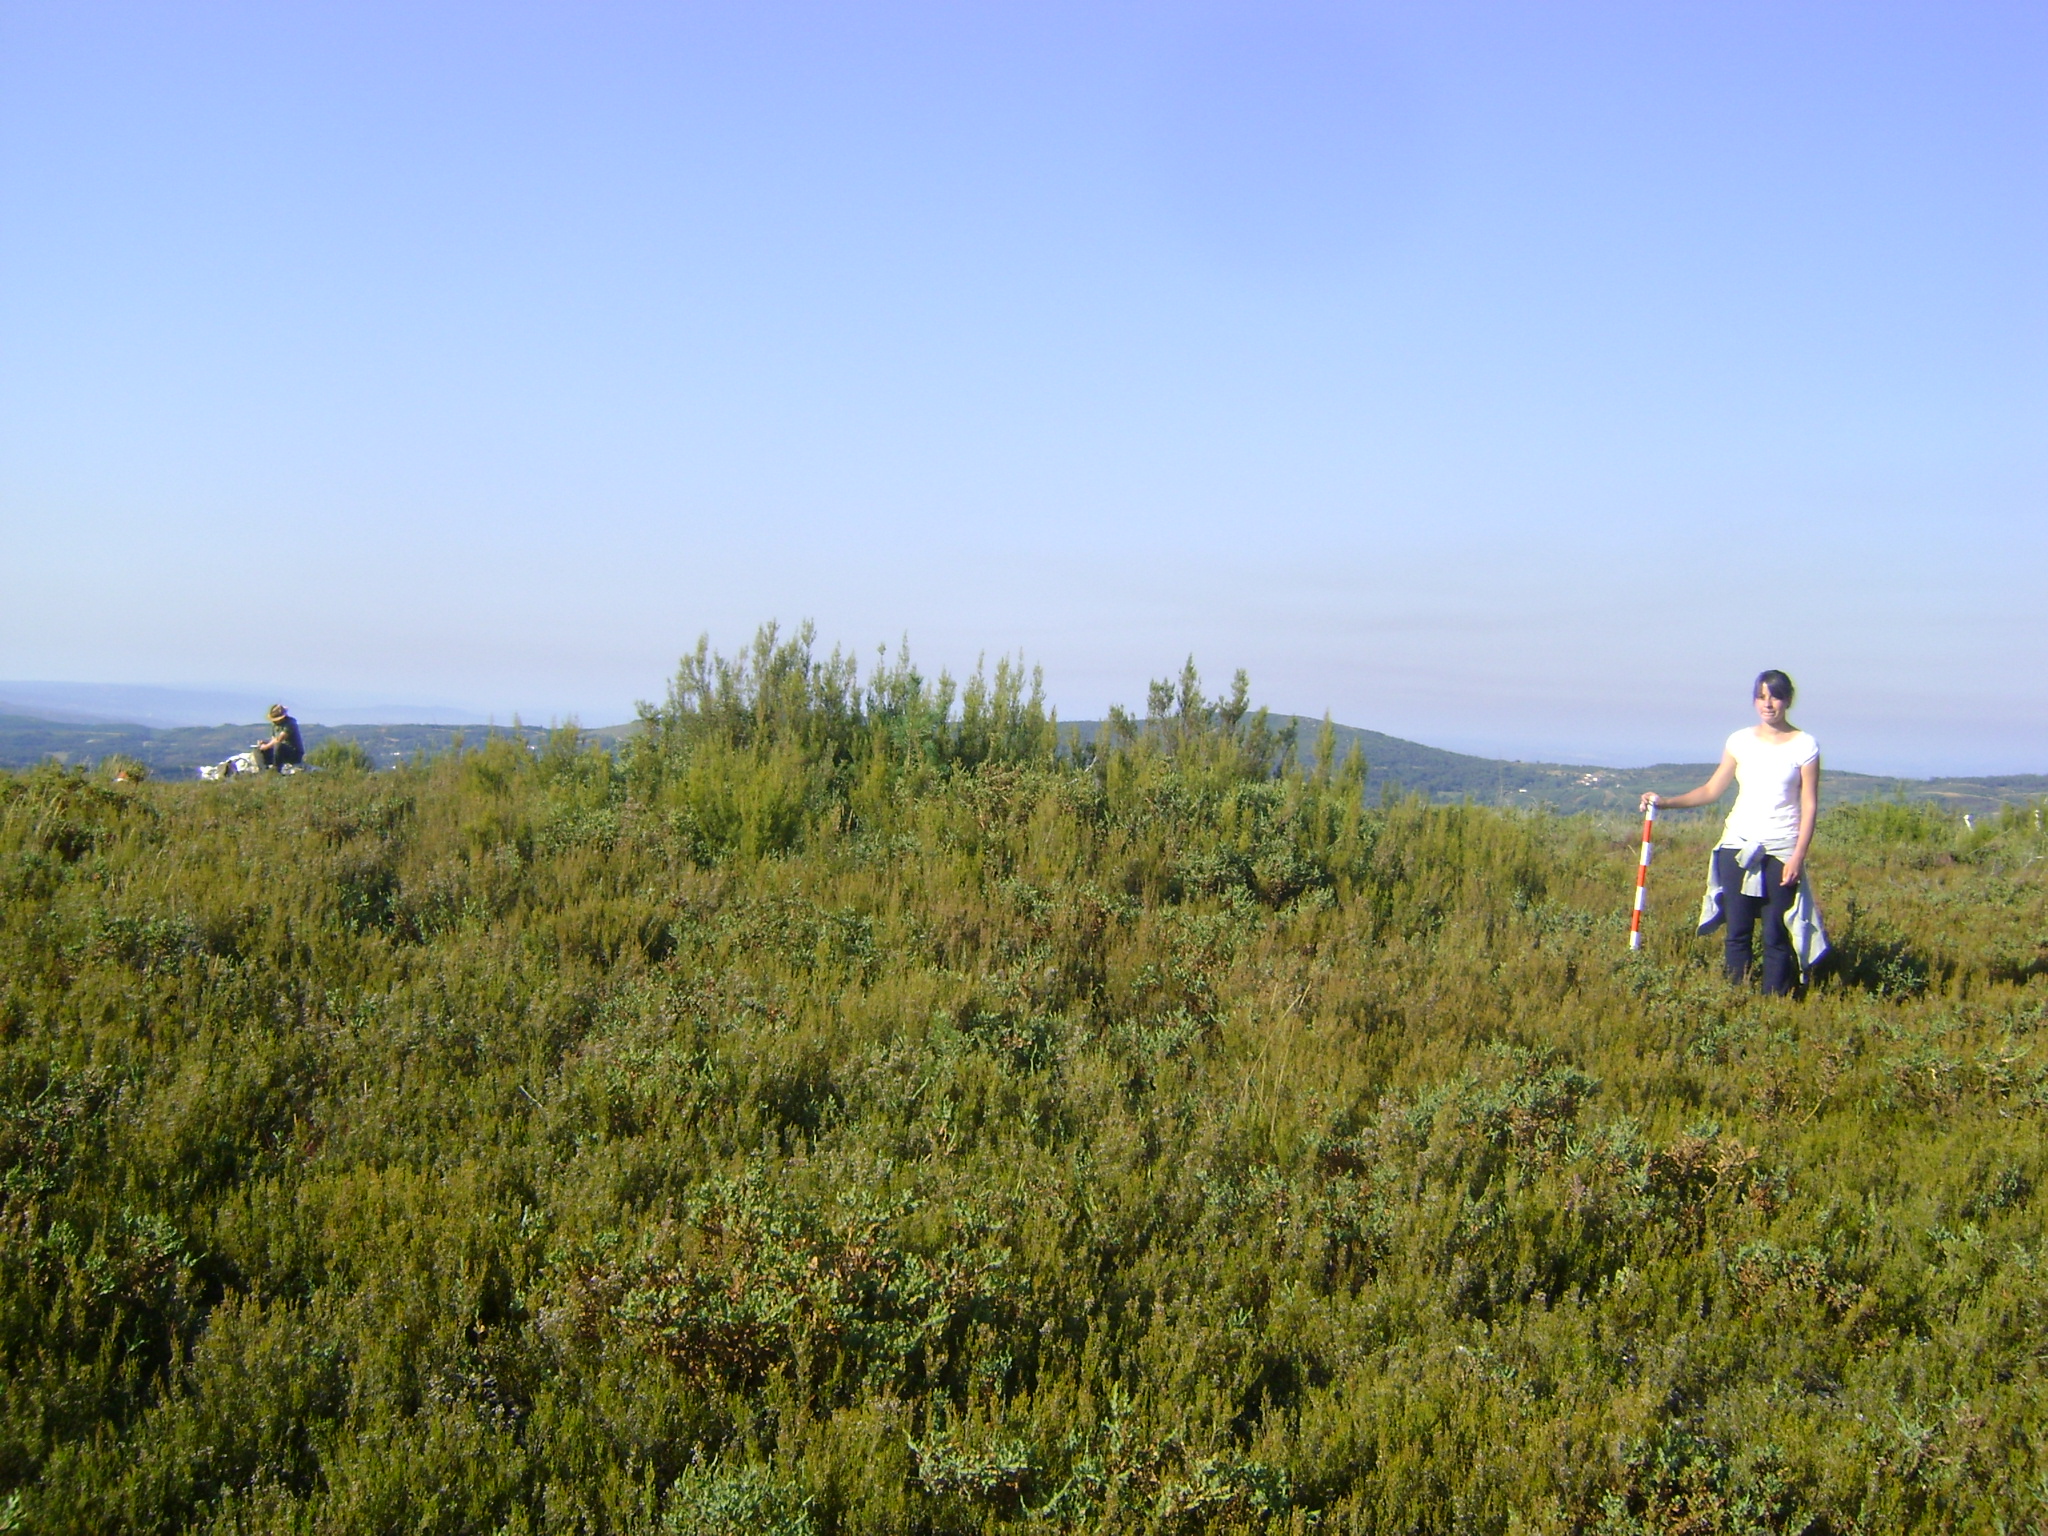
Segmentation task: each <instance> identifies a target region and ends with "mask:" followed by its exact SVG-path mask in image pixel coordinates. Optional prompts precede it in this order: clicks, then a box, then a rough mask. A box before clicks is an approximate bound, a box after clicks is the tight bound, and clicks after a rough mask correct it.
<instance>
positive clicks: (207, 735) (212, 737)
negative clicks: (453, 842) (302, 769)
mask: <svg viewBox="0 0 2048 1536" xmlns="http://www.w3.org/2000/svg"><path fill="white" fill-rule="evenodd" d="M300 729H301V734H302V735H303V736H304V737H305V741H306V750H307V751H309V752H310V751H312V750H313V749H314V748H316V747H318V746H319V745H320V744H321V743H322V742H324V741H330V740H334V739H336V738H339V739H341V740H345V741H355V742H359V743H361V744H362V747H363V749H364V750H365V751H367V752H368V753H369V754H370V760H371V761H372V762H374V763H375V764H376V765H377V766H378V767H380V768H389V767H392V766H394V765H395V764H398V763H401V762H404V761H405V760H406V759H407V758H410V757H412V756H413V755H414V754H416V753H421V752H441V751H445V750H446V749H447V748H448V747H449V746H450V745H451V744H452V743H453V742H454V741H455V740H456V739H457V738H458V737H459V738H461V739H462V740H464V741H468V742H477V741H481V740H482V739H483V738H484V737H486V736H488V735H490V734H492V733H493V732H496V733H498V734H501V735H515V734H516V735H518V736H519V737H520V738H521V739H522V740H525V741H531V742H537V741H540V740H541V739H543V738H544V737H545V736H546V735H547V734H548V731H547V727H545V726H537V725H525V726H516V727H515V726H480V725H305V726H302V727H301V728H300ZM633 729H634V727H633V726H630V725H621V726H610V727H603V728H599V729H597V730H592V731H587V732H585V733H584V734H586V735H589V736H593V737H596V738H597V739H598V740H600V741H603V742H605V743H606V745H608V746H609V745H615V744H616V743H617V742H618V741H619V740H620V739H622V738H623V737H624V736H625V735H626V734H627V733H628V732H630V731H632V730H633ZM268 734H269V732H268V731H267V729H266V728H265V727H264V726H263V725H262V724H261V723H260V722H256V723H250V724H244V725H202V726H179V727H175V728H171V729H159V728H156V727H152V726H146V725H82V724H78V723H75V722H70V721H60V720H38V719H34V718H31V717H25V716H21V715H0V768H26V767H29V766H32V765H33V764H36V763H39V762H42V761H44V760H45V759H51V758H53V759H55V760H56V761H57V762H60V763H63V764H66V765H67V766H68V765H72V764H91V763H96V762H98V761H99V760H100V759H101V758H104V757H111V756H114V755H115V754H116V753H118V754H120V755H121V756H123V757H132V758H134V759H136V760H137V761H138V762H142V763H146V764H148V765H149V768H150V771H151V772H153V773H157V774H168V775H173V776H175V775H179V774H190V773H194V772H196V771H197V770H198V768H199V767H200V765H201V764H203V763H217V762H220V761H221V760H222V759H223V758H226V757H231V756H233V755H234V754H235V753H237V752H240V751H242V750H244V749H245V748H246V747H248V746H249V745H250V744H251V743H252V742H256V741H261V740H262V739H263V738H264V737H265V736H266V735H268Z"/></svg>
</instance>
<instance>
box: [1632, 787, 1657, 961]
mask: <svg viewBox="0 0 2048 1536" xmlns="http://www.w3.org/2000/svg"><path fill="white" fill-rule="evenodd" d="M1656 828H1657V804H1656V802H1655V801H1652V802H1651V803H1650V804H1648V805H1646V806H1644V807H1643V856H1642V857H1641V858H1640V859H1638V860H1637V861H1636V909H1635V911H1633V912H1631V913H1629V915H1628V947H1629V948H1630V949H1641V948H1642V947H1643V902H1644V900H1645V898H1646V897H1647V896H1648V895H1649V891H1650V854H1651V852H1652V851H1653V850H1654V849H1655V848H1656V846H1657V831H1656Z"/></svg>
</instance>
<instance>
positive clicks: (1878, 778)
mask: <svg viewBox="0 0 2048 1536" xmlns="http://www.w3.org/2000/svg"><path fill="white" fill-rule="evenodd" d="M1273 723H1274V724H1275V725H1276V726H1278V727H1281V728H1285V727H1286V726H1287V725H1289V724H1292V725H1294V726H1295V728H1296V730H1297V733H1298V741H1299V744H1300V745H1299V751H1300V756H1301V760H1302V762H1303V763H1304V764H1310V763H1312V761H1313V758H1314V752H1315V741H1316V736H1317V733H1318V732H1319V731H1320V730H1321V729H1322V722H1321V721H1320V720H1309V719H1305V718H1303V717H1300V716H1278V717H1275V718H1274V722H1273ZM1101 728H1102V722H1101V721H1098V720H1079V721H1066V722H1062V725H1061V729H1062V730H1063V731H1064V730H1067V729H1072V730H1075V731H1077V732H1078V733H1079V734H1080V737H1081V739H1082V740H1083V741H1093V740H1094V739H1095V734H1096V732H1097V731H1099V730H1100V729H1101ZM636 729H638V727H637V725H635V724H626V725H613V726H602V727H597V728H595V729H592V730H589V731H586V732H585V734H586V735H589V736H592V737H595V738H596V739H597V740H599V741H602V742H604V743H605V744H606V745H607V746H616V745H617V744H618V743H619V742H621V741H623V740H624V739H625V738H626V737H627V736H629V735H631V734H632V732H633V731H635V730H636ZM1335 729H1336V737H1337V752H1338V755H1339V757H1340V759H1341V757H1342V756H1343V754H1344V753H1346V752H1348V751H1351V750H1361V751H1363V752H1364V753H1365V758H1366V763H1367V768H1368V771H1367V774H1366V790H1367V792H1368V793H1369V794H1372V795H1374V796H1378V795H1379V794H1381V793H1384V792H1386V791H1389V790H1391V791H1393V792H1395V793H1414V794H1419V795H1422V796H1424V797H1425V798H1427V799H1430V800H1440V801H1455V800H1470V801H1472V802H1474V803H1475V804H1479V805H1523V806H1532V807H1533V806H1539V805H1541V806H1548V807H1550V808H1551V809H1553V810H1556V811H1562V812H1571V811H1632V810H1634V808H1635V805H1636V802H1637V800H1638V799H1639V798H1640V796H1641V795H1642V792H1643V791H1644V790H1646V789H1654V790H1657V791H1658V792H1660V793H1663V794H1671V793H1675V792H1677V791H1679V790H1685V789H1690V788H1692V787H1693V786H1694V785H1695V784H1698V783H1699V782H1700V781H1701V780H1702V779H1704V778H1705V777H1706V776H1707V775H1708V774H1710V773H1711V772H1713V766H1714V765H1713V764H1711V763H1653V764H1651V765H1650V766H1648V767H1645V768H1609V767H1604V766H1601V765H1599V764H1593V763H1524V762H1512V761H1507V760H1504V759H1501V758H1492V757H1474V756H1471V755H1469V754H1467V753H1463V752H1447V751H1445V750H1443V749H1442V748H1441V747H1427V746H1424V745H1422V744H1421V743H1420V742H1414V741H1404V740H1402V739H1401V738H1400V737H1398V736H1388V735H1386V734H1385V733H1383V732H1380V731H1368V730H1363V729H1360V728H1359V727H1357V726H1350V725H1340V726H1337V727H1336V728H1335ZM494 731H495V732H498V733H501V734H508V735H509V734H515V733H516V734H517V735H519V736H520V737H521V738H522V739H524V740H527V741H538V740H540V739H541V738H542V737H544V736H546V735H547V729H546V728H545V727H542V726H518V727H513V726H479V725H475V724H438V725H399V724H387V725H334V726H330V725H308V726H306V727H304V733H305V738H306V747H307V750H309V751H310V750H312V749H313V748H315V747H317V746H319V745H320V744H321V743H322V742H323V741H327V740H330V739H333V738H337V737H338V738H342V739H344V740H350V741H356V742H360V743H361V744H362V746H363V748H364V750H366V751H367V752H368V753H369V754H370V758H371V761H373V762H374V763H376V764H377V766H379V767H380V768H383V767H390V766H392V765H394V764H396V763H400V762H403V761H405V760H406V759H408V758H410V757H412V756H413V755H414V754H416V753H421V752H440V751H444V750H445V749H446V748H447V747H448V746H449V745H450V744H451V743H453V742H454V741H455V739H456V738H457V737H460V738H462V739H463V740H465V741H468V742H476V741H478V740H481V739H482V738H483V737H484V736H486V735H488V734H490V733H492V732H494ZM263 734H264V731H263V728H262V726H261V725H260V723H254V722H252V723H249V724H243V725H219V726H182V727H176V728H168V729H166V728H159V727H152V726H147V725H126V724H106V723H83V722H79V721H76V720H51V719H39V718H36V717H34V716H32V715H25V714H19V713H15V714H4V713H0V768H25V767H28V766H30V765H32V764H35V763H39V762H42V761H43V760H45V759H46V758H53V759H55V760H56V761H58V762H60V763H65V764H90V763H95V762H98V761H99V760H100V759H101V758H104V757H109V756H112V755H114V754H116V753H119V754H121V755H122V756H125V757H132V758H135V759H136V760H138V761H140V762H143V763H147V764H148V765H149V767H150V769H151V770H152V771H153V772H156V773H159V774H170V775H177V774H189V773H192V772H194V771H195V770H197V769H198V767H199V766H200V765H201V764H202V763H217V762H219V761H220V760H221V759H223V758H225V757H228V756H230V755H232V754H233V753H236V752H239V751H241V750H242V749H243V748H245V747H247V746H248V745H249V744H250V743H251V742H253V741H256V740H259V739H260V738H261V737H262V735H263ZM1886 796H1901V797H1904V798H1906V799H1911V800H1933V801H1937V802H1939V803H1940V804H1942V805H1944V806H1947V807H1948V808H1950V809H1952V810H1956V811H1978V812H1981V811H1987V810H1994V809H1996V808H1997V807H1998V806H2001V805H2006V804H2017V803H2021V802H2026V801H2031V800H2034V799H2036V798H2039V797H2041V796H2048V774H2041V773H2030V774H2006V775H2002V776H1998V777H1985V778H1938V779H1900V778H1891V777H1887V776H1884V775H1879V774H1868V773H1850V772H1845V771H1843V770H1840V769H1835V768H1830V769H1828V771H1827V772H1826V773H1825V774H1824V775H1823V776H1822V779H1821V802H1822V803H1823V804H1828V805H1831V804H1840V803H1843V802H1846V801H1853V800H1870V799H1878V798H1882V797H1886Z"/></svg>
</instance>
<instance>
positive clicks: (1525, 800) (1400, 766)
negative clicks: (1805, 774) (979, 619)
mask: <svg viewBox="0 0 2048 1536" xmlns="http://www.w3.org/2000/svg"><path fill="white" fill-rule="evenodd" d="M1272 723H1273V725H1275V726H1276V727H1278V728H1281V729H1284V728H1285V727H1287V726H1288V725H1293V726H1294V727H1295V731H1296V740H1297V742H1298V743H1299V752H1300V756H1301V760H1302V762H1303V763H1304V764H1312V763H1313V761H1314V758H1315V743H1316V736H1317V734H1318V733H1319V732H1320V731H1321V730H1322V726H1323V723H1322V721H1320V720H1310V719H1307V718H1305V717H1303V716H1300V715H1276V716H1274V717H1273V718H1272ZM1074 726H1075V728H1076V729H1077V730H1079V732H1080V734H1081V739H1082V740H1083V741H1093V740H1094V739H1095V733H1096V732H1097V731H1098V730H1100V729H1101V728H1102V722H1100V721H1097V720H1081V721H1076V722H1074ZM1063 728H1064V725H1063ZM1335 732H1336V738H1337V756H1338V760H1339V761H1342V760H1343V757H1344V754H1345V753H1347V752H1349V751H1353V750H1358V751H1363V752H1364V753H1365V760H1366V764H1367V773H1366V780H1365V785H1366V790H1367V792H1368V793H1370V794H1374V795H1377V794H1380V793H1382V792H1384V791H1386V790H1389V789H1391V790H1393V791H1395V792H1397V793H1414V794H1418V795H1422V796H1424V797H1425V798H1427V799H1431V800H1471V801H1472V802H1473V803H1475V804H1478V805H1528V806H1535V805H1546V806H1549V807H1551V808H1552V809H1553V810H1558V811H1565V812H1570V811H1622V810H1626V811H1633V810H1634V809H1635V807H1636V805H1637V803H1638V801H1640V799H1641V798H1642V794H1643V791H1644V790H1646V789H1653V790H1656V791H1657V792H1658V793H1659V794H1676V793H1678V792H1680V791H1683V790H1688V789H1691V788H1692V787H1693V786H1694V785H1696V784H1698V783H1700V782H1701V781H1702V780H1704V779H1705V778H1706V777H1707V775H1708V774H1710V773H1712V772H1713V771H1714V765H1713V764H1712V763H1653V764H1651V765H1650V766H1648V767H1646V768H1608V767H1603V766H1600V765H1598V764H1594V763H1524V762H1511V761H1507V760H1505V759H1501V758H1493V757H1473V756H1470V755H1468V754H1466V753H1463V752H1446V751H1445V750H1443V749H1442V748H1441V747H1426V746H1423V745H1422V744H1421V743H1420V742H1414V741H1404V740H1402V739H1401V738H1400V737H1398V736H1388V735H1386V734H1384V733H1383V732H1380V731H1368V730H1363V729H1360V728H1359V727H1357V726H1351V725H1339V726H1336V727H1335ZM1893 795H1899V796H1904V797H1905V798H1907V799H1913V800H1935V801H1939V802H1940V803H1942V804H1943V805H1945V806H1948V807H1949V808H1950V809H1953V810H1957V811H1985V810H1993V809H1996V808H1997V807H1998V806H2000V805H2005V804H2008V803H2020V802H2024V801H2030V800H2033V799H2035V798H2037V797H2039V796H2043V795H2048V774H2042V773H2030V774H2011V775H2006V776H2004V777H1998V778H1943V779H1899V778H1891V777H1887V776H1884V775H1879V774H1869V773H1849V772H1844V771H1842V770H1840V769H1835V768H1829V769H1828V770H1827V771H1826V772H1825V773H1823V774H1822V775H1821V803H1822V804H1823V805H1833V804H1840V803H1843V802H1847V801H1852V800H1871V799H1878V798H1882V797H1885V796H1893Z"/></svg>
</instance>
